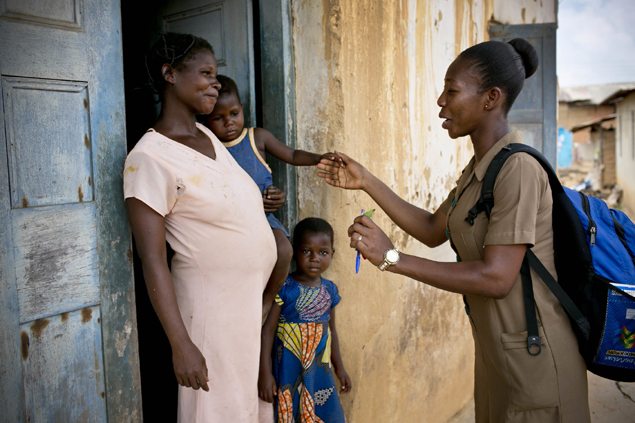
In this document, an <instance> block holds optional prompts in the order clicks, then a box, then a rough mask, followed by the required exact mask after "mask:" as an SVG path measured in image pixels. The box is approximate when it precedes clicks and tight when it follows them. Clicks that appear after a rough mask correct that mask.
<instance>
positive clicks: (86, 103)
mask: <svg viewBox="0 0 635 423" xmlns="http://www.w3.org/2000/svg"><path fill="white" fill-rule="evenodd" d="M84 109H86V110H88V100H86V99H84Z"/></svg>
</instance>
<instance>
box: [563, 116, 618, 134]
mask: <svg viewBox="0 0 635 423" xmlns="http://www.w3.org/2000/svg"><path fill="white" fill-rule="evenodd" d="M616 116H617V115H616V114H615V113H612V114H610V115H608V116H604V117H603V118H600V119H595V120H592V121H590V122H585V123H582V124H580V125H576V126H574V127H573V128H571V132H576V131H579V130H580V129H584V128H588V127H589V126H596V125H600V124H602V123H603V122H606V121H610V120H613V119H615V117H616ZM602 127H604V125H602Z"/></svg>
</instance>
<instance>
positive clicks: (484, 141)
mask: <svg viewBox="0 0 635 423" xmlns="http://www.w3.org/2000/svg"><path fill="white" fill-rule="evenodd" d="M510 132H511V129H510V128H509V122H508V121H507V118H500V119H497V120H495V121H494V122H492V123H490V124H488V125H483V126H481V127H480V128H478V129H477V130H476V131H474V132H472V133H471V134H470V140H471V141H472V147H473V148H474V157H475V158H476V162H477V163H478V162H480V161H481V159H482V158H483V157H484V156H485V154H487V152H488V151H489V150H490V149H491V148H492V147H493V146H494V144H496V143H497V142H498V141H499V140H500V139H501V138H503V137H504V136H505V135H507V134H509V133H510Z"/></svg>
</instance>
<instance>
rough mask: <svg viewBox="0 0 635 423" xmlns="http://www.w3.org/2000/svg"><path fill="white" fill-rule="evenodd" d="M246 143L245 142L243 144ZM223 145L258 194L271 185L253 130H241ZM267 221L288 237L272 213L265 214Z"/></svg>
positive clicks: (269, 174)
mask: <svg viewBox="0 0 635 423" xmlns="http://www.w3.org/2000/svg"><path fill="white" fill-rule="evenodd" d="M243 141H246V142H243ZM223 145H224V146H225V148H227V151H229V153H230V154H231V155H232V156H233V157H234V159H235V160H236V161H237V162H238V164H239V165H240V167H242V168H243V169H244V170H245V172H247V173H248V174H249V176H251V178H252V179H253V180H254V182H256V185H258V189H260V192H261V193H263V195H264V192H265V189H267V187H268V186H269V185H273V179H272V177H271V168H269V165H267V162H265V159H263V158H262V157H261V156H260V153H258V148H257V147H256V138H255V136H254V128H243V132H242V133H241V134H240V136H239V137H238V138H236V139H235V140H232V141H223ZM265 215H266V216H267V221H268V222H269V225H271V228H272V229H280V230H281V231H283V232H284V234H285V235H286V236H287V238H288V237H289V232H287V230H286V229H285V228H284V226H282V223H280V221H279V220H278V219H276V218H275V217H274V215H273V213H265Z"/></svg>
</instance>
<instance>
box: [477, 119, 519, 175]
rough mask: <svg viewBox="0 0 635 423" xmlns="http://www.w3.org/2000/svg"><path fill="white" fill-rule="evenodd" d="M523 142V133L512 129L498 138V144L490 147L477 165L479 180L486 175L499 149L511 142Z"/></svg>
mask: <svg viewBox="0 0 635 423" xmlns="http://www.w3.org/2000/svg"><path fill="white" fill-rule="evenodd" d="M522 142H523V133H522V132H518V131H512V132H510V133H509V134H507V135H505V136H504V137H503V138H501V139H500V140H498V142H496V144H494V145H493V146H492V148H490V149H489V151H488V152H487V153H486V154H485V156H483V158H482V159H481V161H480V162H478V164H476V165H475V169H474V175H475V176H476V179H478V181H479V182H480V181H482V180H483V178H484V177H485V172H487V168H488V167H489V164H490V163H491V162H492V160H494V157H496V155H497V154H498V152H499V151H501V150H502V149H503V147H505V146H506V145H507V144H511V143H521V144H522Z"/></svg>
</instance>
